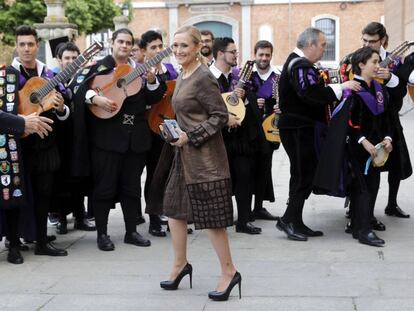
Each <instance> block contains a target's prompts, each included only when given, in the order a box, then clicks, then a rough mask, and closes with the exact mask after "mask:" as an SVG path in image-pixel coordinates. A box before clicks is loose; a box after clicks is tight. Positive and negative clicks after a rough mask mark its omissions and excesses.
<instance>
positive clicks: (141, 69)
mask: <svg viewBox="0 0 414 311" xmlns="http://www.w3.org/2000/svg"><path fill="white" fill-rule="evenodd" d="M171 53H172V49H171V47H168V48H166V49H165V50H164V51H162V52H160V53H158V54H157V55H155V56H154V57H153V58H151V59H150V60H149V61H147V62H145V63H143V64H142V65H140V66H138V67H137V68H135V69H134V70H133V71H132V72H130V73H129V74H127V75H126V76H125V78H124V79H125V82H126V84H127V85H128V84H129V83H131V82H132V81H134V80H135V79H136V78H138V77H139V76H141V75H142V74H143V73H145V72H147V71H148V70H150V69H151V67H153V66H155V65H156V64H158V63H160V62H161V61H162V60H163V59H164V58H166V57H167V56H168V55H170V54H171Z"/></svg>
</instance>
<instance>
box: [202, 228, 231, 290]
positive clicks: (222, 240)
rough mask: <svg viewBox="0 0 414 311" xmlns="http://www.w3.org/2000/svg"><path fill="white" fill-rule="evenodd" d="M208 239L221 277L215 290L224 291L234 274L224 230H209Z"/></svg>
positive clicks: (227, 239)
mask: <svg viewBox="0 0 414 311" xmlns="http://www.w3.org/2000/svg"><path fill="white" fill-rule="evenodd" d="M208 237H209V239H210V241H211V244H213V247H214V250H215V251H216V254H217V257H218V259H219V261H220V266H221V277H220V281H219V283H218V285H217V288H216V290H217V291H219V292H221V291H224V290H225V289H226V288H227V286H228V285H229V283H230V281H231V280H232V278H233V276H234V274H235V273H236V268H235V267H234V264H233V261H232V259H231V252H230V244H229V238H228V235H227V230H226V229H225V228H220V229H209V230H208Z"/></svg>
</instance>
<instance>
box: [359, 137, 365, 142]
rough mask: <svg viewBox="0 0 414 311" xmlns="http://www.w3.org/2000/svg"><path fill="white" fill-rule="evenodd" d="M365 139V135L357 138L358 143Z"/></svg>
mask: <svg viewBox="0 0 414 311" xmlns="http://www.w3.org/2000/svg"><path fill="white" fill-rule="evenodd" d="M364 139H365V136H362V137H361V138H360V139H358V144H360V143H362V141H363V140H364Z"/></svg>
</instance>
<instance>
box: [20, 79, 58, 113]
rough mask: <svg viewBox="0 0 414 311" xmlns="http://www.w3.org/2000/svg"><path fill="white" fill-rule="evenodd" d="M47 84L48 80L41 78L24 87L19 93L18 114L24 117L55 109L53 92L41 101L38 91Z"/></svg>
mask: <svg viewBox="0 0 414 311" xmlns="http://www.w3.org/2000/svg"><path fill="white" fill-rule="evenodd" d="M46 84H47V80H45V79H43V78H40V77H33V78H30V79H29V80H27V82H26V84H25V85H24V87H23V88H22V89H21V90H20V91H19V107H18V112H19V114H22V115H25V116H27V115H29V114H31V113H34V112H37V113H38V114H40V113H42V112H45V111H48V110H50V109H53V108H54V106H53V103H52V100H51V96H52V94H53V93H52V92H50V93H49V94H47V95H46V96H44V97H43V98H42V99H41V100H39V99H38V98H40V96H39V95H37V94H38V93H37V91H38V90H39V89H40V88H42V87H43V86H44V85H46Z"/></svg>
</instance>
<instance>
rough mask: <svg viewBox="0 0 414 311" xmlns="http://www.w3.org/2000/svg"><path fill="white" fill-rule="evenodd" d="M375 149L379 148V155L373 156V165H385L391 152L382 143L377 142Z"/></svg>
mask: <svg viewBox="0 0 414 311" xmlns="http://www.w3.org/2000/svg"><path fill="white" fill-rule="evenodd" d="M375 149H377V156H376V157H375V158H372V166H375V167H381V166H384V165H385V162H387V160H388V156H389V154H390V153H389V152H388V151H386V150H385V148H384V145H383V144H382V143H379V144H376V145H375Z"/></svg>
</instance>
